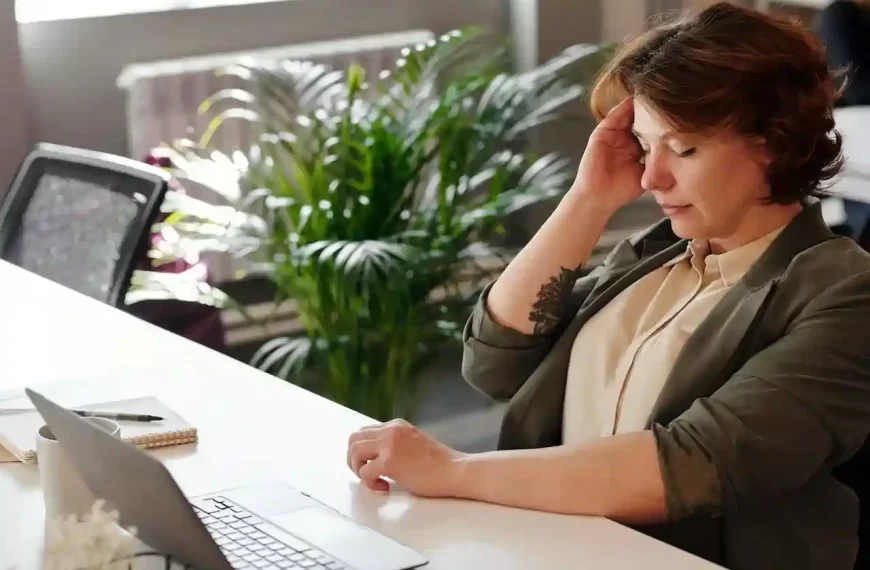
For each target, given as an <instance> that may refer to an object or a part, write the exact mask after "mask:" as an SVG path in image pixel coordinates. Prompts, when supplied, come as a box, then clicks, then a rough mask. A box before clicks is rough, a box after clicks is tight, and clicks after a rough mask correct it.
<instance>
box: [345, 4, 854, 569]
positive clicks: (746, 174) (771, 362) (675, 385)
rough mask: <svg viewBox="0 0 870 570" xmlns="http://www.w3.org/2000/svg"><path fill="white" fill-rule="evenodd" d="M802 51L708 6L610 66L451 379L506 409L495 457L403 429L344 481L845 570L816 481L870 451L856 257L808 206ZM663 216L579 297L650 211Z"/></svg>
mask: <svg viewBox="0 0 870 570" xmlns="http://www.w3.org/2000/svg"><path fill="white" fill-rule="evenodd" d="M835 96H836V92H835V89H834V87H833V85H832V81H831V76H830V74H829V72H828V68H827V66H826V64H825V61H824V54H823V53H822V48H821V46H820V45H819V44H818V42H817V41H816V40H815V39H814V37H813V36H812V35H811V34H810V33H809V32H807V31H805V30H802V29H799V28H797V27H795V26H794V25H793V24H791V23H789V22H787V21H784V20H777V19H774V18H773V17H771V16H767V15H764V14H761V13H758V12H755V11H751V10H748V9H745V8H740V7H737V6H732V5H730V4H727V3H718V4H715V5H713V6H711V7H709V8H707V9H705V10H703V11H700V12H698V13H695V14H688V15H687V16H686V17H684V18H683V19H681V20H679V21H677V22H675V23H670V24H663V25H661V26H658V27H655V28H653V29H651V30H650V31H648V32H646V33H644V34H643V35H641V36H640V37H638V38H637V39H635V40H634V41H632V42H630V43H628V44H627V45H625V46H624V48H623V49H622V50H621V52H620V53H619V54H617V55H616V57H615V58H614V60H613V61H612V62H611V63H610V64H609V66H608V67H607V68H606V69H605V70H604V72H603V74H602V75H601V77H600V78H599V81H598V83H597V85H596V86H595V89H594V90H593V92H592V109H593V111H594V113H595V114H596V116H597V117H599V119H600V123H599V124H598V126H597V128H596V129H595V131H594V132H593V134H592V136H591V137H590V139H589V144H588V146H587V148H586V151H585V153H584V156H583V158H582V160H581V162H580V166H579V169H578V172H577V176H576V180H575V182H574V184H573V185H572V187H571V188H570V189H569V190H568V192H567V193H566V195H565V196H564V197H563V199H562V200H561V202H560V204H559V205H558V207H557V208H556V209H555V211H554V212H553V214H552V215H551V216H550V218H549V219H548V220H547V221H546V222H545V223H544V224H543V226H542V227H541V228H540V230H539V231H538V232H537V233H536V235H535V236H534V237H533V238H532V240H531V241H530V242H529V243H528V244H527V245H526V247H525V248H524V249H523V250H522V251H521V252H520V253H519V254H518V255H517V257H516V258H515V259H514V260H513V261H512V262H511V263H510V265H509V266H508V267H507V268H506V269H505V271H504V272H503V273H502V275H501V276H500V277H499V278H498V280H497V281H495V282H494V283H492V284H490V285H489V286H488V287H487V288H486V289H485V291H484V293H483V294H482V296H481V298H480V301H479V303H478V305H477V307H476V308H475V310H474V313H473V315H472V317H471V319H470V321H469V323H468V325H467V326H466V330H465V354H464V359H463V374H464V376H465V377H466V379H467V380H468V381H469V382H470V383H471V384H472V385H474V386H476V387H477V388H479V389H480V390H482V391H483V392H485V393H487V394H489V395H491V396H492V397H493V398H496V399H499V400H509V401H510V403H509V405H508V408H507V412H506V415H505V418H504V421H503V424H502V431H501V434H500V440H499V450H498V451H494V452H489V453H481V454H463V453H458V452H456V451H455V450H452V449H449V448H448V447H446V446H444V445H442V444H440V443H438V442H436V441H434V440H432V439H431V438H429V437H427V436H426V435H425V434H423V433H422V432H420V431H418V430H417V429H416V428H414V427H413V426H411V425H409V424H407V423H406V422H403V421H393V422H389V423H386V424H382V425H377V426H371V427H368V428H365V429H363V430H360V431H359V432H357V433H354V434H353V435H352V436H351V437H350V441H349V447H348V463H349V465H350V467H351V469H353V470H354V472H355V473H357V474H358V475H359V477H360V478H361V479H362V480H363V481H364V482H365V484H366V485H367V486H368V487H370V488H372V489H376V490H382V491H385V490H387V489H388V488H389V487H388V483H387V481H386V478H389V479H392V480H394V481H396V482H397V483H398V484H400V485H401V486H402V487H404V488H405V489H407V490H409V491H411V492H413V493H416V494H419V495H424V496H430V497H457V498H466V499H473V500H480V501H487V502H492V503H499V504H504V505H510V506H515V507H521V508H528V509H538V510H543V511H552V512H560V513H570V514H582V515H597V516H603V517H609V518H611V519H614V520H616V521H619V522H622V523H624V524H630V525H633V526H635V527H637V528H639V529H641V530H643V531H644V532H647V533H649V534H651V535H653V536H656V537H658V538H660V539H662V540H665V541H667V542H669V543H671V544H674V545H676V546H678V547H681V548H683V549H686V550H689V551H691V552H694V553H696V554H699V555H701V556H704V557H706V558H708V559H710V560H713V561H715V562H718V563H720V564H723V565H725V566H727V567H729V568H734V569H753V570H755V569H758V570H761V569H764V570H767V569H772V568H777V569H778V568H788V569H790V570H795V569H821V568H825V569H828V570H830V569H841V570H845V569H847V568H851V567H852V565H853V563H854V560H855V556H856V549H857V538H856V528H857V524H858V504H857V500H856V497H855V495H854V493H853V492H852V491H851V490H849V489H848V488H847V487H845V486H843V485H842V484H840V483H839V482H838V481H837V480H835V479H834V478H833V477H832V476H831V474H830V472H831V469H832V468H833V467H835V466H837V465H840V464H842V463H844V462H847V461H848V460H849V459H850V458H852V456H853V455H854V454H855V453H856V452H857V451H858V449H859V448H860V447H861V446H862V445H863V444H864V443H865V441H866V440H867V437H868V432H870V337H868V336H867V335H866V334H864V330H865V328H866V326H867V323H870V256H868V255H867V254H866V253H865V252H864V251H862V250H861V249H860V248H858V247H857V246H856V244H855V243H854V242H853V241H851V240H849V239H848V238H842V237H836V236H834V235H832V233H831V232H830V231H829V230H828V228H827V227H826V225H825V223H824V221H823V219H822V216H821V212H820V208H819V205H818V202H817V200H816V199H815V198H812V197H811V195H812V194H814V193H815V192H816V191H817V190H818V189H819V188H820V185H821V184H822V183H823V182H824V181H826V180H828V179H829V178H830V177H831V176H833V175H834V174H835V173H836V172H837V171H838V169H839V168H840V166H841V164H842V156H841V154H840V139H839V136H838V135H836V133H835V132H834V131H833V127H834V124H833V119H832V106H833V102H834V98H835ZM644 191H646V192H649V193H651V194H652V195H653V196H654V197H655V199H656V200H657V201H658V203H659V204H660V205H661V206H662V209H663V211H664V214H665V216H666V218H665V219H664V220H662V222H661V223H659V224H657V225H656V226H654V227H652V228H650V229H649V230H647V231H645V232H643V233H641V234H639V235H637V236H635V237H633V238H632V239H630V240H627V241H625V242H623V243H621V244H620V245H618V246H617V247H616V248H615V249H614V251H613V252H612V253H611V254H610V255H609V256H608V259H607V260H606V262H605V263H604V264H603V266H602V267H600V268H598V269H596V270H595V271H593V272H592V273H591V274H589V275H586V276H584V277H582V278H579V279H578V278H577V276H578V273H579V272H578V268H580V267H582V266H583V265H584V263H586V261H587V260H588V259H589V257H590V253H591V251H592V249H593V246H594V245H595V244H596V242H597V241H598V239H599V237H600V236H601V234H602V232H603V231H604V228H605V225H606V223H607V221H608V219H609V218H610V217H611V216H612V215H613V214H614V212H616V211H617V210H618V209H619V208H621V207H622V206H624V205H625V204H627V203H629V202H630V201H632V200H634V199H636V198H637V197H638V196H640V195H641V193H642V192H644Z"/></svg>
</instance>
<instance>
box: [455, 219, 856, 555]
mask: <svg viewBox="0 0 870 570" xmlns="http://www.w3.org/2000/svg"><path fill="white" fill-rule="evenodd" d="M686 246H687V241H686V240H680V239H679V238H677V237H676V236H675V235H674V234H673V232H672V231H671V228H670V224H669V222H668V221H667V220H663V221H661V222H660V223H658V224H656V225H655V226H653V227H652V228H650V229H648V230H646V231H644V232H642V233H640V234H638V235H636V236H634V237H632V238H630V239H628V240H625V241H623V242H621V243H620V244H618V245H617V246H616V247H615V248H614V250H613V251H612V252H611V253H610V255H609V256H608V257H607V259H606V260H605V262H604V263H603V264H602V265H601V266H600V267H598V268H597V269H595V270H594V271H593V272H592V273H590V274H589V275H587V276H585V277H582V278H581V279H579V280H578V281H577V282H576V284H575V286H574V288H573V294H572V296H571V298H570V299H568V300H567V302H566V303H565V306H564V312H563V319H562V322H561V323H560V326H559V327H557V328H556V330H555V332H553V333H552V334H548V335H524V334H521V333H519V332H517V331H514V330H512V329H508V328H505V327H502V326H500V325H499V324H497V323H496V322H494V321H493V320H492V319H491V318H490V316H489V315H488V314H487V311H486V309H485V303H486V294H487V292H488V291H489V286H488V287H487V288H486V289H485V290H484V292H483V294H482V295H481V298H480V300H479V301H478V304H477V306H476V308H475V310H474V312H473V314H472V316H471V318H470V319H469V321H468V323H467V324H466V327H465V330H464V354H463V362H462V371H463V375H464V377H465V379H466V380H467V381H468V382H469V383H470V384H471V385H472V386H474V387H476V388H477V389H479V390H480V391H482V392H484V393H486V394H488V395H489V396H491V397H492V398H495V399H497V400H500V401H509V404H508V406H507V410H506V413H505V416H504V419H503V421H502V427H501V433H500V436H499V448H500V449H520V448H536V447H545V446H553V445H559V444H561V430H562V408H563V401H564V397H565V383H566V379H567V370H568V359H569V356H570V353H571V346H572V344H573V341H574V338H575V337H576V335H577V332H578V331H579V330H580V328H581V327H582V326H583V325H584V323H586V322H587V321H588V320H589V318H590V317H592V315H594V314H595V313H596V312H597V311H599V310H600V309H601V308H602V307H603V306H604V305H606V304H607V303H608V302H610V300H612V299H613V298H614V297H615V296H616V295H618V294H619V293H620V292H621V291H624V290H625V289H626V288H627V287H628V286H629V285H631V284H632V283H634V282H636V281H637V280H638V279H640V278H641V277H643V276H644V275H646V274H647V273H649V272H651V271H653V270H655V269H656V268H659V267H661V266H662V265H663V264H664V263H666V262H667V261H668V260H670V259H672V258H674V257H675V256H677V255H679V254H680V253H682V252H683V251H685V248H686ZM490 286H491V285H490ZM868 333H870V255H868V254H867V253H866V252H864V250H862V249H861V248H859V247H858V245H857V244H856V243H855V242H854V241H852V240H850V239H848V238H844V237H838V236H835V235H834V234H832V233H831V231H830V230H829V229H828V227H827V226H826V225H825V223H824V220H823V218H822V214H821V205H820V203H818V202H815V203H813V204H808V205H807V206H806V207H805V208H804V210H803V211H802V212H801V213H800V214H799V215H798V216H797V217H796V218H795V219H794V220H792V222H790V223H789V225H788V226H787V227H786V228H785V229H784V230H783V231H782V232H781V233H780V235H779V236H778V237H777V238H776V240H775V241H774V242H773V243H772V244H771V245H770V247H769V248H768V249H767V251H766V252H765V253H764V254H763V255H762V256H761V257H760V258H759V259H758V261H756V263H755V264H754V265H753V266H752V268H751V269H750V270H749V271H748V272H747V273H746V275H745V276H744V277H743V279H742V280H741V281H740V282H739V283H737V284H736V285H735V286H734V287H732V288H731V289H730V290H729V291H728V293H727V294H726V295H725V296H724V298H723V299H722V300H721V301H720V302H719V303H718V305H717V306H716V307H715V308H714V309H713V310H712V311H711V313H710V314H709V315H708V316H707V317H706V319H705V320H704V321H703V322H702V323H701V324H700V326H699V327H698V328H697V330H696V331H695V333H694V334H693V335H692V336H691V337H690V338H689V339H688V341H687V343H686V345H685V347H684V348H683V350H682V352H681V353H680V355H679V357H678V359H677V361H676V363H675V364H674V366H673V369H672V370H671V372H670V375H669V377H668V379H667V382H666V384H665V387H664V389H663V391H662V393H661V395H660V397H659V398H658V400H657V402H656V403H655V407H654V411H653V413H652V416H651V417H650V418H649V421H648V424H647V428H648V429H649V430H651V432H652V433H653V434H654V437H655V438H656V441H657V444H658V453H659V464H660V467H661V471H662V475H663V478H664V484H665V489H666V496H667V505H668V511H669V521H668V522H667V523H666V524H661V525H655V526H647V527H642V528H638V530H640V531H641V532H645V533H647V534H649V535H652V536H655V537H657V538H659V539H661V540H663V541H665V542H668V543H670V544H673V545H674V546H677V547H679V548H682V549H684V550H687V551H689V552H692V553H695V554H697V555H699V556H702V557H704V558H707V559H708V560H711V561H713V562H717V563H719V564H721V565H723V566H726V567H728V568H732V569H735V570H770V569H788V570H799V569H807V570H809V569H813V570H821V569H824V570H846V569H851V568H852V566H853V564H854V560H855V555H856V551H857V547H858V539H857V535H856V529H857V524H858V501H857V497H856V495H855V493H854V492H853V491H852V489H850V488H849V487H847V486H845V485H842V484H841V483H840V482H838V481H837V480H836V479H835V478H834V477H833V476H832V475H831V469H832V468H833V467H835V466H837V465H839V464H841V463H843V462H846V461H848V460H849V459H850V458H852V457H853V456H854V455H855V454H856V452H857V451H858V450H859V449H860V448H861V447H862V445H863V444H864V443H865V442H866V441H867V438H868V433H870V334H868ZM606 341H607V340H606V339H602V342H606Z"/></svg>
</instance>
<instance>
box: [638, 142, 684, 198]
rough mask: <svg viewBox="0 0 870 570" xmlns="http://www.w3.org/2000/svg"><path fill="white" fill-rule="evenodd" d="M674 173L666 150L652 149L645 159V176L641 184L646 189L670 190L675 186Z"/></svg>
mask: <svg viewBox="0 0 870 570" xmlns="http://www.w3.org/2000/svg"><path fill="white" fill-rule="evenodd" d="M674 182H675V180H674V175H673V173H672V172H671V169H670V165H669V164H668V157H667V155H666V154H665V153H664V152H657V151H656V150H652V151H650V152H648V153H647V155H646V160H645V161H644V170H643V176H642V177H641V179H640V184H641V186H642V187H643V189H644V190H670V189H671V188H672V187H673V186H674Z"/></svg>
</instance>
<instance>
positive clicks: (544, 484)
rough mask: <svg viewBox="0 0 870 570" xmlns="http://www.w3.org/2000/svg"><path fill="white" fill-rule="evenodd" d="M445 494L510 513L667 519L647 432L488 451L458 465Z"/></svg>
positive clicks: (650, 520) (652, 443)
mask: <svg viewBox="0 0 870 570" xmlns="http://www.w3.org/2000/svg"><path fill="white" fill-rule="evenodd" d="M452 494H453V495H454V496H456V497H457V498H464V499H472V500H478V501H484V502H488V503H496V504H500V505H507V506H512V507H518V508H524V509H534V510H539V511H547V512H557V513H565V514H580V515H593V516H602V517H607V518H609V519H612V520H615V521H618V522H622V523H625V524H652V523H656V522H661V521H664V520H665V519H666V518H667V505H666V502H665V490H664V483H663V482H662V476H661V471H660V469H659V464H658V454H657V451H656V443H655V439H654V438H653V436H652V433H650V432H640V433H631V434H624V435H618V436H614V437H608V438H604V439H601V440H598V441H595V442H593V443H590V444H585V445H583V446H576V447H567V446H558V447H549V448H543V449H528V450H516V451H494V452H488V453H480V454H472V455H466V456H463V457H462V458H461V459H459V460H458V461H457V466H456V476H455V483H454V484H453V492H452Z"/></svg>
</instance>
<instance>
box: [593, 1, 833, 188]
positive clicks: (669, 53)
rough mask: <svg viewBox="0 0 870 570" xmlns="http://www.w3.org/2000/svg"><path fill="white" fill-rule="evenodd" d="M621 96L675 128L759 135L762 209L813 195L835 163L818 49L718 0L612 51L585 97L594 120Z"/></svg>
mask: <svg viewBox="0 0 870 570" xmlns="http://www.w3.org/2000/svg"><path fill="white" fill-rule="evenodd" d="M628 95H633V96H636V97H639V98H641V99H642V100H643V101H644V102H646V103H648V104H649V105H651V107H652V108H654V109H655V110H656V111H658V112H659V113H660V114H661V115H662V116H663V117H665V118H666V119H667V120H669V122H670V123H671V124H672V126H673V127H674V128H675V129H678V130H682V131H688V132H695V133H712V132H715V131H717V130H720V129H727V130H730V131H731V132H735V133H737V134H740V135H746V136H750V137H762V138H763V139H764V141H765V145H766V148H767V150H768V152H769V153H770V156H771V160H772V161H771V164H770V166H769V167H768V171H767V180H768V184H769V185H770V188H771V195H770V202H774V203H779V204H789V203H794V202H797V201H799V200H801V199H803V198H804V197H806V196H809V195H814V194H818V193H819V191H820V190H821V187H822V182H823V181H825V180H829V179H831V178H832V177H833V176H835V175H836V174H837V173H838V172H839V170H840V169H841V168H842V165H843V156H842V153H841V146H842V140H841V137H840V135H839V133H837V132H836V130H835V129H834V118H833V108H834V101H835V100H836V98H837V96H838V91H837V88H836V86H835V84H834V78H833V76H832V73H831V72H830V71H829V69H828V66H827V62H826V58H825V54H824V48H823V46H822V45H821V44H820V43H819V41H818V39H817V38H816V37H815V35H813V34H812V33H811V32H810V31H809V30H806V29H804V28H802V27H801V26H800V25H799V24H796V23H794V22H792V21H791V20H789V19H786V18H780V17H777V16H774V15H770V14H764V13H761V12H759V11H756V10H752V9H749V8H743V7H740V6H735V5H733V4H730V3H727V2H719V3H716V4H713V5H712V6H710V7H708V8H706V9H704V10H701V11H697V12H684V13H682V14H680V15H679V16H678V17H677V18H676V19H674V20H671V21H666V20H663V21H662V22H660V23H658V24H657V25H654V26H653V27H652V28H651V29H649V30H648V31H646V32H644V33H642V34H640V35H639V36H638V37H636V38H634V39H633V40H631V41H629V42H627V43H626V44H624V45H623V46H621V48H620V50H619V51H618V52H617V53H616V55H615V56H614V57H613V59H612V60H611V61H610V62H609V63H608V64H607V65H606V66H605V68H604V69H603V70H602V72H601V74H600V75H599V77H598V78H597V80H596V83H595V86H594V88H593V89H592V93H591V101H590V106H591V109H592V112H593V114H594V115H595V116H596V118H598V119H599V120H600V119H601V117H603V116H604V115H605V114H607V111H609V110H610V109H611V108H612V107H613V106H615V105H616V104H617V103H618V102H619V101H620V100H622V99H623V98H624V97H626V96H628Z"/></svg>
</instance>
